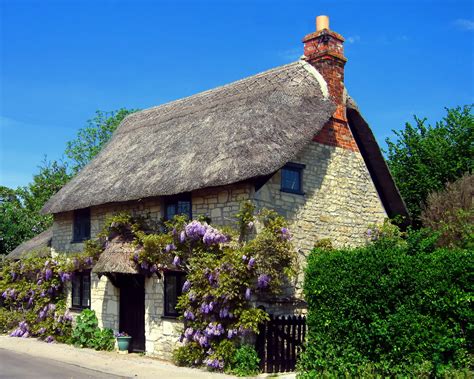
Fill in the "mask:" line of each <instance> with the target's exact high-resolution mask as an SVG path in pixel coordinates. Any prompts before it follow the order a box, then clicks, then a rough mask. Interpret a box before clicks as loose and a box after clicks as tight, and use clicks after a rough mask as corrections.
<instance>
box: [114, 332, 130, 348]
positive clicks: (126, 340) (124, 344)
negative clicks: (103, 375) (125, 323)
mask: <svg viewBox="0 0 474 379" xmlns="http://www.w3.org/2000/svg"><path fill="white" fill-rule="evenodd" d="M115 338H116V339H117V346H118V349H119V352H120V351H126V352H128V349H129V347H130V341H131V340H132V337H131V336H129V335H128V334H127V333H125V332H119V333H117V332H116V333H115Z"/></svg>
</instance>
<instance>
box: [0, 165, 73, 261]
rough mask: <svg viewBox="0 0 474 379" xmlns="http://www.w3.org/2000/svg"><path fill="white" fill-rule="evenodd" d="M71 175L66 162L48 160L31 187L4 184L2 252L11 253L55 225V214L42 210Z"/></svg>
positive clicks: (0, 218)
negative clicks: (52, 224) (53, 217)
mask: <svg viewBox="0 0 474 379" xmlns="http://www.w3.org/2000/svg"><path fill="white" fill-rule="evenodd" d="M70 178H71V176H70V174H68V170H67V166H66V165H65V164H63V163H59V162H57V161H53V162H48V161H47V160H46V159H45V160H44V161H43V162H42V164H41V166H40V167H39V173H38V174H36V175H35V176H34V177H33V181H32V182H31V183H30V184H28V186H26V187H19V188H17V189H16V190H13V189H11V188H7V187H0V254H8V253H9V252H10V251H12V250H13V249H14V248H15V247H17V246H18V245H19V244H20V243H22V242H23V241H25V240H27V239H29V238H32V237H34V236H35V235H37V234H39V233H41V232H43V231H44V230H46V229H47V228H48V227H49V226H51V223H52V217H51V216H50V215H42V214H40V210H41V208H42V207H43V205H44V203H46V201H47V200H48V199H49V198H50V197H51V196H52V195H54V194H55V193H56V192H57V191H59V190H60V189H61V187H62V186H63V185H64V184H66V182H67V181H68V180H69V179H70Z"/></svg>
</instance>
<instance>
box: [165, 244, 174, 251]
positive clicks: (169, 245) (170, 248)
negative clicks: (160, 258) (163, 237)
mask: <svg viewBox="0 0 474 379" xmlns="http://www.w3.org/2000/svg"><path fill="white" fill-rule="evenodd" d="M173 250H176V246H175V245H174V243H170V244H168V245H166V247H165V251H166V252H167V253H169V252H170V251H173Z"/></svg>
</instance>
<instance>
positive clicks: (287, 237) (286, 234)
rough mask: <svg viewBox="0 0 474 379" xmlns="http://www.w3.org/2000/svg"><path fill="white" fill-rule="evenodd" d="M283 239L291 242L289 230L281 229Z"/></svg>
mask: <svg viewBox="0 0 474 379" xmlns="http://www.w3.org/2000/svg"><path fill="white" fill-rule="evenodd" d="M281 238H282V239H284V240H290V239H291V234H290V231H289V230H288V228H281Z"/></svg>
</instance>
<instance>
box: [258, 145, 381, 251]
mask: <svg viewBox="0 0 474 379" xmlns="http://www.w3.org/2000/svg"><path fill="white" fill-rule="evenodd" d="M295 163H301V164H305V165H306V168H305V169H304V170H303V192H304V195H298V194H292V193H286V192H281V191H280V181H281V173H280V171H279V172H277V173H276V174H275V175H274V176H273V177H272V178H271V179H270V180H269V181H268V182H267V183H266V184H265V185H264V186H263V187H262V188H260V189H259V190H258V191H257V192H256V193H255V203H256V204H257V205H258V206H259V207H268V208H273V209H275V210H276V211H278V212H279V213H280V214H282V215H283V216H285V217H286V218H287V219H288V220H289V222H290V230H291V232H292V234H293V244H294V245H295V247H296V248H297V249H298V250H301V251H304V252H308V251H309V250H311V248H312V247H313V246H314V243H315V242H316V241H318V240H320V239H322V238H329V239H331V241H332V242H333V244H334V245H335V246H338V247H342V246H357V245H360V244H363V243H364V242H365V233H366V230H367V226H368V225H369V224H371V223H379V222H383V220H384V218H385V217H386V213H385V210H384V208H383V205H382V203H381V201H380V199H379V196H378V194H377V191H376V189H375V187H374V185H373V183H372V179H371V177H370V174H369V172H368V170H367V168H366V166H365V163H364V160H363V158H362V156H361V155H360V153H358V152H354V151H351V150H347V149H341V148H338V147H333V146H328V145H322V144H319V143H316V142H312V143H311V144H309V145H308V146H307V147H306V148H305V149H304V150H303V151H302V152H301V153H300V154H299V156H298V157H297V159H295Z"/></svg>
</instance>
